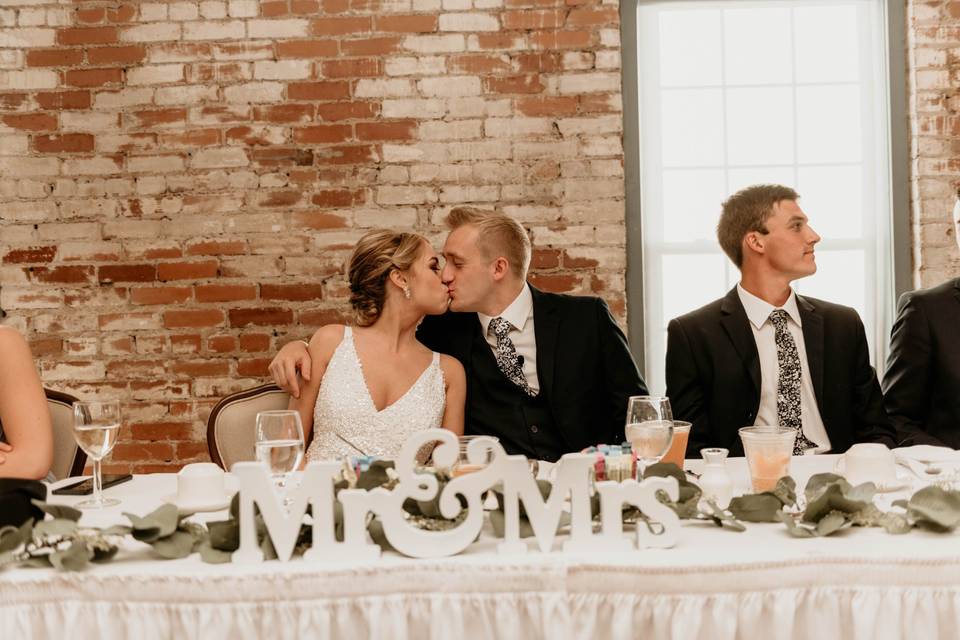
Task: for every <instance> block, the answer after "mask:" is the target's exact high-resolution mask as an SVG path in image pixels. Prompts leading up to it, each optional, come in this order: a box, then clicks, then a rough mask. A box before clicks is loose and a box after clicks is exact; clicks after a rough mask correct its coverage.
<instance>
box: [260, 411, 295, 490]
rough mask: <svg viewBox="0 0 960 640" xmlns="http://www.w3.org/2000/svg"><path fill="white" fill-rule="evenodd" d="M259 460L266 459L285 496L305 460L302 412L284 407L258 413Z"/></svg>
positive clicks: (264, 460) (275, 480)
mask: <svg viewBox="0 0 960 640" xmlns="http://www.w3.org/2000/svg"><path fill="white" fill-rule="evenodd" d="M256 446H257V460H258V461H259V462H266V463H267V467H268V468H269V469H270V473H271V474H273V480H274V482H275V483H276V485H277V487H278V488H279V489H280V492H281V494H282V495H284V504H286V503H287V500H286V485H287V480H288V479H289V477H290V474H291V473H293V472H294V471H295V470H296V469H297V467H299V466H300V462H301V461H302V460H303V425H302V424H301V423H300V413H299V412H297V411H293V410H288V409H284V410H281V411H261V412H260V413H258V414H257V445H256Z"/></svg>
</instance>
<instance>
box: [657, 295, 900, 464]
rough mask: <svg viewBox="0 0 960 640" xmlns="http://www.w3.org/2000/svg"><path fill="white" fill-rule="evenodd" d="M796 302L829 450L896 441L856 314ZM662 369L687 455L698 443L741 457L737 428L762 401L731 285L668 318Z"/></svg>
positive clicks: (751, 344) (755, 358)
mask: <svg viewBox="0 0 960 640" xmlns="http://www.w3.org/2000/svg"><path fill="white" fill-rule="evenodd" d="M797 307H798V309H799V310H800V319H801V322H802V325H803V342H804V347H805V350H806V353H807V364H808V365H809V368H810V377H811V378H812V383H813V391H814V395H815V396H816V399H817V406H818V407H819V409H820V417H821V419H822V420H823V426H824V427H825V428H826V430H827V435H829V436H830V445H831V451H832V452H833V453H843V452H844V451H846V450H847V449H848V448H849V447H850V445H852V444H854V443H856V442H882V443H884V444H886V445H888V446H891V447H892V446H894V444H895V441H894V431H893V428H892V427H891V426H890V422H889V421H888V419H887V415H886V413H885V412H884V409H883V398H882V396H881V394H880V385H879V383H878V382H877V376H876V373H875V372H874V370H873V368H872V367H871V366H870V360H869V353H868V351H867V339H866V335H865V333H864V330H863V323H861V321H860V316H858V315H857V312H856V311H854V310H853V309H851V308H849V307H844V306H841V305H838V304H832V303H830V302H824V301H823V300H817V299H815V298H801V297H800V296H797ZM666 373H667V395H668V396H669V397H670V403H671V405H672V407H673V417H674V418H675V419H677V420H687V421H689V422H691V423H693V427H692V428H691V429H690V440H689V444H688V445H687V452H688V453H687V456H688V457H696V455H697V453H698V452H699V450H700V448H701V447H725V448H727V449H729V450H730V453H731V455H735V456H736V455H743V445H742V443H741V442H740V437H739V435H738V433H737V429H739V428H740V427H746V426H749V425H752V424H753V423H754V420H755V419H756V416H757V410H758V409H759V407H760V357H759V355H758V353H757V343H756V340H755V339H754V337H753V330H752V329H751V328H750V320H749V319H748V318H747V313H746V311H745V310H744V308H743V304H742V303H741V302H740V296H739V295H737V289H736V287H734V288H733V289H732V290H731V291H730V292H729V293H728V294H727V295H726V296H725V297H723V298H721V299H720V300H717V301H715V302H712V303H710V304H708V305H706V306H705V307H701V308H700V309H697V310H696V311H692V312H690V313H688V314H686V315H683V316H680V317H679V318H674V319H673V320H671V321H670V324H669V325H668V327H667V372H666Z"/></svg>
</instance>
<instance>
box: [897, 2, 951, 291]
mask: <svg viewBox="0 0 960 640" xmlns="http://www.w3.org/2000/svg"><path fill="white" fill-rule="evenodd" d="M908 14H909V21H910V25H909V27H910V28H908V30H907V34H908V40H909V54H910V56H909V57H910V89H911V91H910V125H911V133H912V136H911V138H912V140H911V176H912V184H911V187H912V196H913V210H912V212H911V213H912V221H913V232H914V235H913V242H912V245H913V268H914V282H915V284H917V285H918V286H923V287H929V286H933V285H937V284H940V283H941V282H943V281H945V280H947V279H948V278H955V277H957V276H958V275H960V249H958V248H957V243H956V239H955V237H954V230H953V223H952V219H951V213H952V211H953V206H954V203H955V202H956V198H957V191H958V189H960V93H958V88H960V2H958V1H957V0H953V1H944V0H940V1H938V2H915V1H911V2H910V3H909V5H908Z"/></svg>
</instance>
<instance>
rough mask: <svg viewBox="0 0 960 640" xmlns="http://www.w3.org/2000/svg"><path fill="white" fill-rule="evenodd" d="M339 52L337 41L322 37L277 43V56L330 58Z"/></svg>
mask: <svg viewBox="0 0 960 640" xmlns="http://www.w3.org/2000/svg"><path fill="white" fill-rule="evenodd" d="M338 52H339V49H338V45H337V41H336V40H330V39H328V38H323V39H320V40H287V41H285V42H278V43H277V57H278V58H332V57H335V56H336V55H337V53H338Z"/></svg>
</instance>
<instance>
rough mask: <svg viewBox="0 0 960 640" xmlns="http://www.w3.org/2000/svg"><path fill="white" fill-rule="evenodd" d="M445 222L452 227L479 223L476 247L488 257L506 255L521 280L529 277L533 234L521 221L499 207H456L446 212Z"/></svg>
mask: <svg viewBox="0 0 960 640" xmlns="http://www.w3.org/2000/svg"><path fill="white" fill-rule="evenodd" d="M446 223H447V227H449V228H450V230H451V231H452V230H454V229H458V228H460V227H462V226H464V225H471V226H474V227H476V228H477V230H478V231H479V232H480V233H479V234H478V235H477V247H478V248H479V249H480V252H481V253H482V254H483V255H484V257H485V258H487V259H489V260H494V259H496V258H499V257H501V256H502V257H504V258H506V259H507V262H508V263H509V264H510V269H511V270H512V271H513V273H514V274H515V275H516V276H517V277H518V278H520V279H521V280H526V279H527V269H529V268H530V252H531V249H530V237H529V236H528V235H527V231H526V229H524V228H523V226H522V225H521V224H520V223H519V222H517V221H516V220H514V219H513V218H511V217H510V216H508V215H506V214H504V213H500V212H499V211H485V210H483V209H474V208H473V207H454V208H453V209H451V210H450V213H448V214H447V218H446Z"/></svg>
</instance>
